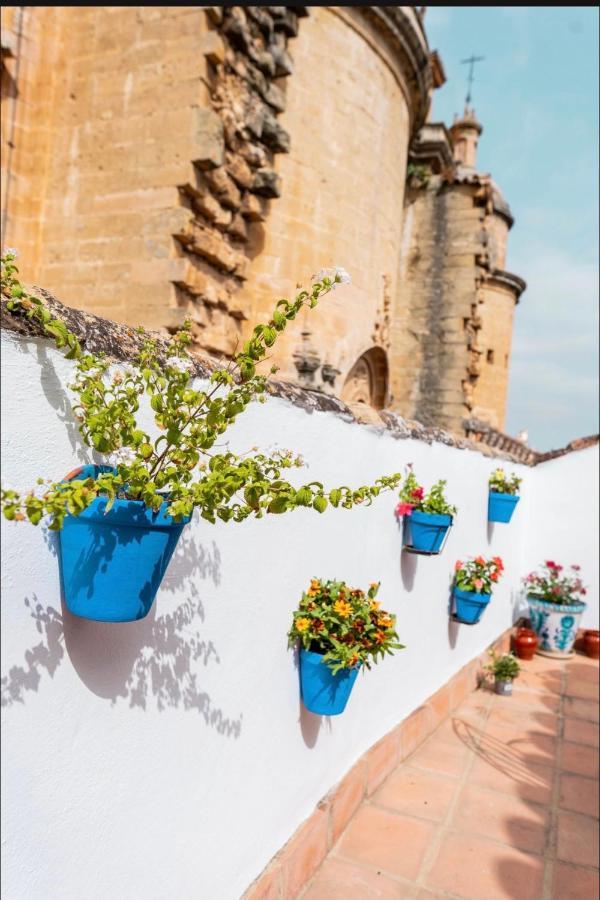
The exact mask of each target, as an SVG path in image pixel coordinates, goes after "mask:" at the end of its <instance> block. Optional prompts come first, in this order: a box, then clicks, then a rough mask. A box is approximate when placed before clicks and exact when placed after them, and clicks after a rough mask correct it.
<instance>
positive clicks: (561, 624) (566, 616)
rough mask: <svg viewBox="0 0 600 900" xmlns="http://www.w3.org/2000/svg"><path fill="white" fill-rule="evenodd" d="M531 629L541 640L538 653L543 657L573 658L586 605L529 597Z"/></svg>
mask: <svg viewBox="0 0 600 900" xmlns="http://www.w3.org/2000/svg"><path fill="white" fill-rule="evenodd" d="M527 601H528V603H529V616H530V619H531V627H532V628H533V630H534V631H535V633H536V634H537V636H538V639H539V645H538V648H537V652H538V653H539V654H541V655H542V656H552V657H555V658H557V659H563V658H565V657H567V656H573V653H574V650H573V645H574V643H575V638H576V637H577V629H578V628H579V620H580V619H581V616H582V615H583V611H584V610H585V608H586V604H585V603H569V604H567V603H565V604H564V605H563V604H560V603H548V602H547V601H545V600H538V599H537V598H536V597H531V596H528V597H527Z"/></svg>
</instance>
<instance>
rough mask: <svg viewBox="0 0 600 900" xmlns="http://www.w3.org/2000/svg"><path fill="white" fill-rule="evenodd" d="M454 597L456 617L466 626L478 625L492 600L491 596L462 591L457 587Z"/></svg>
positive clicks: (453, 593)
mask: <svg viewBox="0 0 600 900" xmlns="http://www.w3.org/2000/svg"><path fill="white" fill-rule="evenodd" d="M452 596H453V597H454V615H455V617H456V619H458V621H459V622H463V623H464V624H465V625H476V624H477V622H479V620H480V618H481V614H482V613H483V611H484V609H485V608H486V606H487V605H488V603H489V602H490V600H491V599H492V595H491V594H478V593H476V591H461V590H460V588H457V587H455V588H454V590H453V591H452Z"/></svg>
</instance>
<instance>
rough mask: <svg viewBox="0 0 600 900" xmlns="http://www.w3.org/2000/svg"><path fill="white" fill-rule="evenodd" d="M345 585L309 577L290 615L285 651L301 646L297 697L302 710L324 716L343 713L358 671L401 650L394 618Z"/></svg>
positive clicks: (373, 590)
mask: <svg viewBox="0 0 600 900" xmlns="http://www.w3.org/2000/svg"><path fill="white" fill-rule="evenodd" d="M378 590H379V584H378V583H374V584H371V586H370V587H369V590H368V591H367V592H366V593H365V591H362V590H360V589H357V588H349V587H348V586H347V585H346V584H345V582H343V581H320V580H319V579H318V578H313V579H312V580H311V583H310V587H309V589H308V590H307V591H306V592H305V593H304V594H302V599H301V600H300V603H299V604H298V608H297V609H296V610H295V611H294V614H293V617H294V620H293V623H292V627H291V628H290V630H289V633H288V642H289V646H295V645H297V644H298V643H299V644H300V692H301V696H302V702H303V703H304V706H305V707H306V708H307V709H308V710H309V711H310V712H313V713H317V714H318V715H322V716H336V715H339V714H340V713H342V712H343V711H344V709H345V708H346V704H347V702H348V698H349V696H350V692H351V691H352V688H353V686H354V682H355V681H356V676H357V675H358V671H359V669H360V668H365V669H370V668H371V664H372V663H377V662H378V661H379V660H380V659H383V657H384V656H385V655H386V654H391V653H393V651H394V650H401V649H403V645H402V644H400V643H399V642H398V635H397V634H396V630H395V626H396V617H395V616H394V615H392V614H391V613H388V612H386V611H385V610H383V609H381V606H380V604H379V602H378V601H377V600H376V599H375V597H376V596H377V591H378Z"/></svg>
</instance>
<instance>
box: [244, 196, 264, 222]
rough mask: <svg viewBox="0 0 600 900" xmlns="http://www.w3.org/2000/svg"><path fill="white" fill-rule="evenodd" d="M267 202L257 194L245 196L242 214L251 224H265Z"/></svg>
mask: <svg viewBox="0 0 600 900" xmlns="http://www.w3.org/2000/svg"><path fill="white" fill-rule="evenodd" d="M265 202H266V201H264V200H261V199H260V198H259V197H257V196H256V195H255V194H245V195H244V199H243V201H242V208H241V210H240V212H241V214H242V215H243V216H244V218H246V219H248V220H249V221H250V222H264V221H265V219H266V213H265V209H264V204H265Z"/></svg>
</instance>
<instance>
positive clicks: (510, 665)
mask: <svg viewBox="0 0 600 900" xmlns="http://www.w3.org/2000/svg"><path fill="white" fill-rule="evenodd" d="M489 653H490V658H491V661H490V662H489V663H488V665H487V666H485V670H486V672H489V673H490V674H491V675H493V676H494V678H495V679H496V680H497V681H513V679H515V678H517V677H518V675H519V672H520V671H521V666H520V665H519V663H518V661H517V658H516V657H515V656H514V655H513V654H512V653H505V654H503V655H502V656H498V655H497V653H496V652H495V651H494V650H490V651H489Z"/></svg>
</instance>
